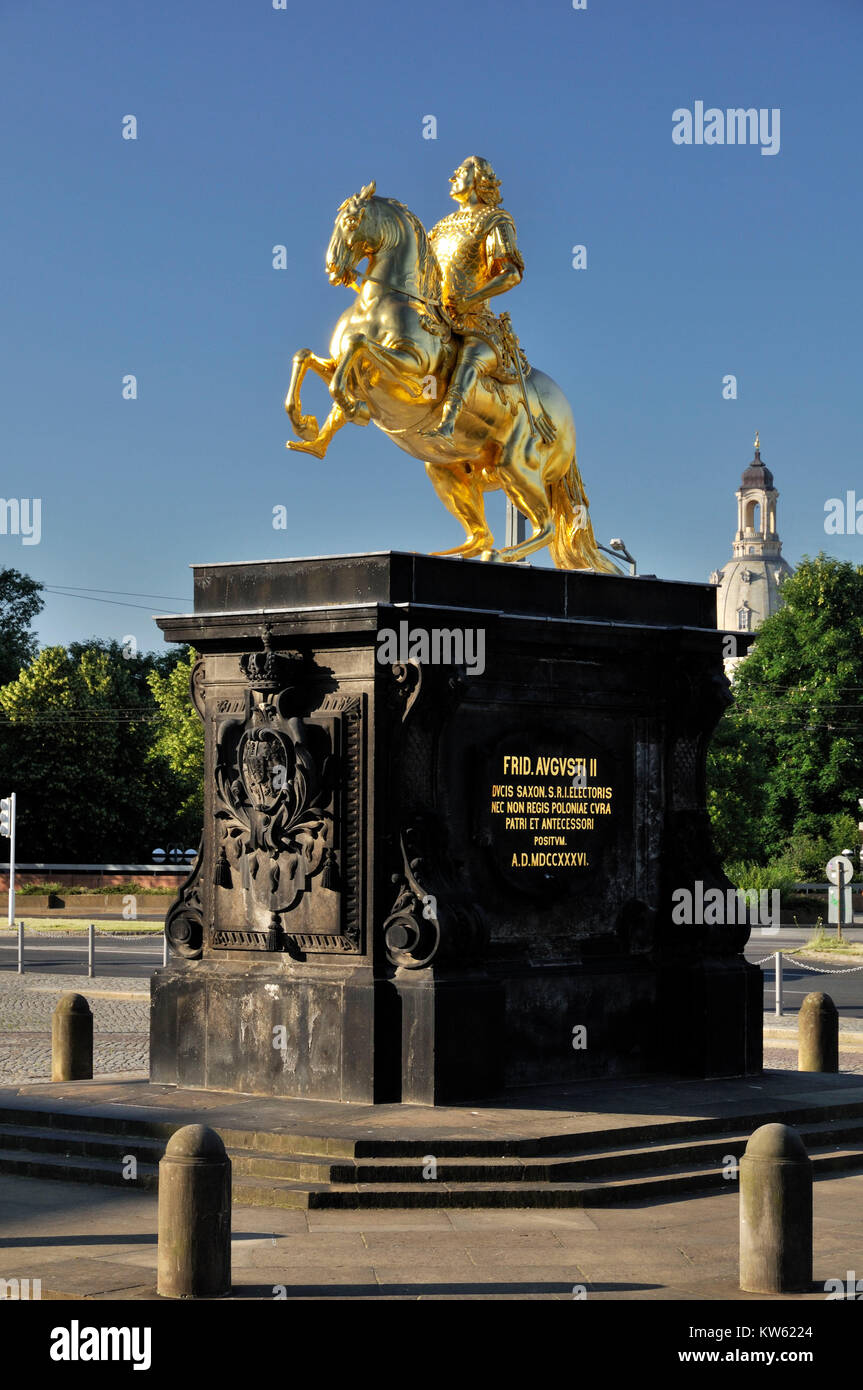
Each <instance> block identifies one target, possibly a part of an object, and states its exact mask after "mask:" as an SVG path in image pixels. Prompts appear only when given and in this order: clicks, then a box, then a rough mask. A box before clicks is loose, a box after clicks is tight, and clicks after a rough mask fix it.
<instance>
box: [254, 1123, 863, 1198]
mask: <svg viewBox="0 0 863 1390" xmlns="http://www.w3.org/2000/svg"><path fill="white" fill-rule="evenodd" d="M799 1133H800V1135H801V1138H802V1139H803V1142H804V1144H805V1145H806V1147H807V1149H810V1148H813V1147H816V1146H818V1145H823V1144H825V1143H826V1142H832V1143H833V1144H834V1145H835V1144H840V1143H851V1142H854V1141H857V1140H859V1141H860V1142H861V1143H863V1118H861V1119H859V1120H825V1121H820V1122H818V1123H815V1124H810V1125H805V1126H801V1128H800V1131H799ZM748 1139H749V1133H740V1132H738V1133H733V1132H732V1133H730V1134H727V1135H721V1136H719V1137H718V1138H711V1139H708V1140H701V1141H697V1142H694V1143H693V1142H690V1141H680V1142H678V1143H675V1144H663V1143H655V1144H652V1145H647V1146H642V1147H630V1146H626V1147H620V1148H612V1149H607V1150H605V1151H603V1152H598V1153H588V1154H578V1153H572V1154H567V1155H560V1156H557V1157H525V1158H521V1157H497V1158H495V1159H485V1158H483V1157H482V1156H479V1155H456V1156H454V1157H448V1158H438V1156H437V1154H436V1153H435V1154H434V1155H433V1156H434V1157H435V1159H436V1160H437V1179H436V1181H443V1182H448V1181H450V1180H452V1181H454V1182H521V1181H534V1182H561V1181H566V1182H573V1181H579V1180H585V1179H590V1178H595V1177H606V1176H611V1175H612V1174H613V1173H616V1172H633V1171H636V1172H637V1171H641V1170H643V1169H646V1168H656V1167H659V1166H662V1167H666V1166H668V1167H676V1166H680V1165H681V1164H686V1165H690V1166H691V1165H693V1164H701V1163H703V1162H705V1161H706V1160H709V1159H713V1160H714V1161H715V1162H716V1163H717V1164H719V1165H721V1163H722V1161H723V1159H724V1158H725V1157H726V1156H727V1155H731V1156H733V1157H735V1158H739V1157H740V1155H741V1154H742V1153H743V1151H744V1149H745V1148H746V1144H747V1142H748ZM229 1153H230V1155H231V1161H232V1162H233V1165H234V1172H235V1174H237V1175H238V1176H242V1177H261V1178H267V1177H272V1178H288V1179H291V1180H304V1179H307V1180H310V1181H313V1182H314V1181H320V1182H330V1183H372V1184H380V1183H384V1184H388V1183H393V1182H406V1183H410V1182H412V1181H417V1180H418V1175H421V1172H422V1169H423V1168H424V1167H425V1166H426V1163H425V1160H427V1159H428V1158H429V1157H431V1156H432V1153H431V1150H430V1148H429V1146H426V1153H425V1154H423V1155H422V1156H421V1157H419V1156H418V1157H410V1158H404V1157H394V1158H389V1157H387V1158H382V1159H379V1160H370V1159H356V1160H354V1161H353V1162H344V1161H339V1160H335V1161H334V1160H332V1159H329V1158H327V1159H323V1158H320V1159H316V1160H308V1159H306V1160H291V1159H287V1158H282V1157H281V1156H278V1155H274V1154H271V1153H266V1152H264V1151H262V1150H260V1151H255V1152H252V1151H249V1150H245V1149H229Z"/></svg>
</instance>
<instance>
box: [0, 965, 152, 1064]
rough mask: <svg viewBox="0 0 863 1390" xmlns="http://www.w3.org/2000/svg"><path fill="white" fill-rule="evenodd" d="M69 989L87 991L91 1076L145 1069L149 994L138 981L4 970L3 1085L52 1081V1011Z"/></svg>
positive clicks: (0, 1001)
mask: <svg viewBox="0 0 863 1390" xmlns="http://www.w3.org/2000/svg"><path fill="white" fill-rule="evenodd" d="M70 992H73V993H77V994H83V995H85V996H86V998H87V1000H88V1002H89V1004H90V1008H91V1009H92V1010H93V1034H94V1036H93V1072H94V1075H96V1076H99V1075H104V1074H106V1073H109V1074H110V1073H118V1072H141V1071H146V1070H147V1067H148V1064H149V1063H148V1059H149V1042H148V1031H147V1030H148V1023H149V994H148V991H147V989H146V988H142V981H141V980H139V979H128V978H126V977H125V976H109V975H102V976H99V977H98V978H97V979H95V980H90V979H88V977H87V976H86V975H63V976H58V975H48V974H40V973H38V972H37V971H34V972H30V973H27V974H26V975H18V974H12V973H7V972H5V971H4V972H3V973H2V974H0V1081H2V1083H3V1084H9V1083H10V1082H11V1083H14V1084H17V1083H20V1082H25V1081H48V1080H50V1077H51V1014H52V1012H53V1010H54V1007H55V1005H56V1003H57V1000H58V999H59V998H60V996H61V994H67V993H70ZM112 996H113V997H112ZM117 996H127V997H117ZM128 996H132V997H128Z"/></svg>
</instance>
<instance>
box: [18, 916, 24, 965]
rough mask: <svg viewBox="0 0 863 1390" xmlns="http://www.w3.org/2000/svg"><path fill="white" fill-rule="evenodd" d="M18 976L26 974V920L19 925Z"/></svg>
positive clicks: (22, 920) (22, 919)
mask: <svg viewBox="0 0 863 1390" xmlns="http://www.w3.org/2000/svg"><path fill="white" fill-rule="evenodd" d="M18 974H19V975H23V974H24V918H23V917H22V918H21V921H20V922H19V923H18Z"/></svg>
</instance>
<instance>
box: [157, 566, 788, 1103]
mask: <svg viewBox="0 0 863 1390" xmlns="http://www.w3.org/2000/svg"><path fill="white" fill-rule="evenodd" d="M159 622H160V626H161V627H162V628H163V630H164V632H165V634H166V636H167V637H168V639H169V640H172V641H181V642H190V643H192V644H193V645H194V647H195V648H196V649H197V651H198V652H199V654H200V660H199V662H198V664H197V666H196V667H195V671H194V674H193V680H192V687H193V690H192V693H193V699H194V701H195V704H196V706H197V708H198V710H199V713H200V714H201V717H202V718H203V720H204V724H205V729H206V764H205V824H204V836H203V841H202V847H201V852H200V855H199V858H198V861H197V863H196V865H195V868H194V870H193V871H192V874H191V875H190V878H189V880H188V882H187V884H186V885H185V886H184V888H183V889H182V890H181V893H180V897H179V899H178V901H177V903H176V904H175V905H174V907H173V908H172V910H171V912H170V913H169V915H168V922H167V932H168V938H169V942H170V944H171V948H172V959H171V963H170V964H169V965H168V966H167V967H166V968H165V969H163V970H160V971H158V972H157V974H156V976H155V978H154V981H153V990H152V1025H151V1077H152V1080H153V1081H156V1082H162V1083H172V1084H176V1085H179V1086H187V1087H195V1088H209V1089H218V1090H222V1091H236V1092H245V1093H259V1094H263V1095H277V1096H279V1095H280V1096H291V1097H304V1098H310V1099H327V1100H332V1099H336V1100H343V1101H366V1102H368V1101H377V1102H388V1101H406V1102H408V1101H409V1102H414V1103H423V1104H436V1103H444V1102H452V1101H459V1100H470V1101H472V1100H479V1099H482V1098H484V1097H489V1096H492V1095H495V1094H498V1093H500V1092H501V1090H502V1089H503V1088H505V1087H507V1086H513V1085H523V1084H536V1085H541V1084H545V1083H552V1082H555V1083H557V1082H561V1081H567V1080H576V1079H579V1078H584V1077H593V1076H631V1075H636V1074H647V1073H650V1072H654V1071H663V1072H666V1073H667V1072H671V1073H673V1074H677V1075H688V1074H693V1075H710V1076H718V1075H729V1076H730V1075H740V1074H744V1073H746V1072H750V1071H757V1070H758V1069H760V1065H761V1063H760V1035H761V1016H760V1006H759V1003H758V999H759V995H758V991H759V990H760V972H759V971H758V970H757V969H756V968H755V967H752V966H749V965H747V964H746V962H745V960H744V959H743V956H742V954H741V953H742V949H743V946H744V944H745V942H746V940H747V937H748V927H747V926H746V925H745V922H744V924H742V925H739V924H736V923H735V922H734V920H733V916H732V919H731V921H730V922H729V923H728V924H727V925H723V924H722V922H721V921H720V922H719V923H717V922H716V921H715V920H714V919H713V918H712V917H711V916H709V915H708V914H701V913H700V910H699V911H696V912H694V913H693V914H690V918H688V919H687V920H686V921H683V922H681V921H680V920H679V918H680V913H679V912H673V911H672V903H673V901H674V902H675V903H676V902H677V901H678V899H679V890H681V889H685V890H687V891H688V892H689V893H690V894H691V895H692V900H693V902H695V903H700V902H701V901H702V900H703V899H704V897H705V895H707V894H708V893H709V892H710V890H711V889H716V888H719V889H721V890H722V891H723V892H724V891H725V890H726V889H727V888H728V886H729V885H728V883H727V880H726V879H725V877H724V875H723V874H722V871H721V868H720V866H719V864H718V862H717V861H716V859H715V857H714V855H713V851H712V848H711V843H710V833H709V823H708V818H707V813H706V811H705V805H704V763H705V754H706V747H707V741H708V739H709V736H710V733H711V731H712V729H713V727H714V725H715V723H716V720H717V719H718V717H719V715H720V713H721V710H722V708H723V705H724V703H725V702H726V701H727V699H728V693H727V682H726V681H725V677H724V675H723V671H722V638H721V635H720V634H719V633H717V631H716V627H715V600H714V592H713V589H712V587H710V586H708V585H702V584H677V583H666V582H662V581H659V580H655V579H647V578H646V579H624V578H615V577H613V576H609V575H598V574H590V573H583V572H581V573H564V572H560V571H553V570H540V569H527V568H524V567H508V566H503V565H500V564H483V563H480V562H475V561H458V560H442V559H433V558H429V557H426V556H419V555H405V554H396V553H393V554H390V553H386V554H379V555H359V556H340V557H334V558H330V559H317V560H283V561H272V562H267V563H260V564H225V565H200V566H196V567H195V611H194V613H193V614H192V615H189V616H183V617H171V618H162V619H160V620H159ZM675 894H677V895H678V896H674V897H673V895H675ZM699 895H700V896H699ZM705 915H706V916H707V917H708V922H709V923H710V924H709V925H705V924H704V922H703V921H702V920H701V918H702V916H705ZM714 916H715V914H714Z"/></svg>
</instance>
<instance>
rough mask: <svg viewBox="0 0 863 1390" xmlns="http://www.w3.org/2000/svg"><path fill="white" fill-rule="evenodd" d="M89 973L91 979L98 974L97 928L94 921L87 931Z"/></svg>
mask: <svg viewBox="0 0 863 1390" xmlns="http://www.w3.org/2000/svg"><path fill="white" fill-rule="evenodd" d="M87 974H88V975H89V977H90V979H91V980H92V979H93V978H94V977H95V974H96V928H95V926H94V925H93V923H92V922H91V923H90V927H89V930H88V932H87Z"/></svg>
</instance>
